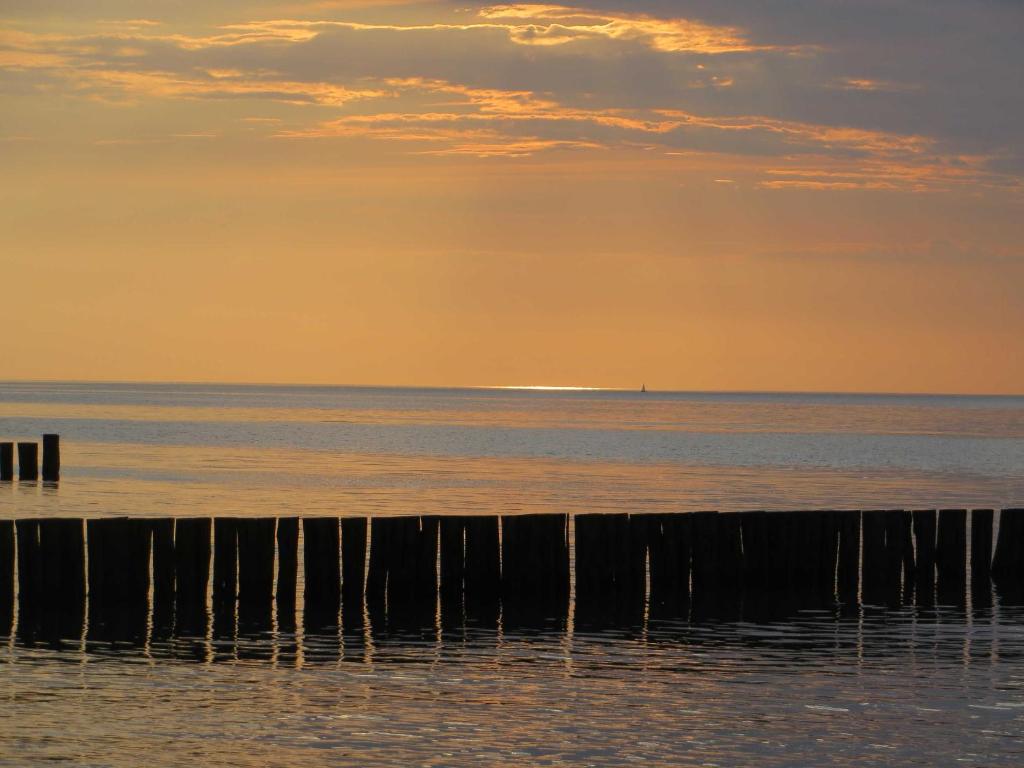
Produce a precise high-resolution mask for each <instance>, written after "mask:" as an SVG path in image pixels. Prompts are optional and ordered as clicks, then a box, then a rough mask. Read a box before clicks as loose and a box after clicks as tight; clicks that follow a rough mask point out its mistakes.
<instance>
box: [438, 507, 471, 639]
mask: <svg viewBox="0 0 1024 768" xmlns="http://www.w3.org/2000/svg"><path fill="white" fill-rule="evenodd" d="M438 535H439V537H440V542H441V547H440V558H441V562H440V566H439V568H440V572H441V582H440V584H439V585H438V591H439V593H440V596H441V627H442V629H445V630H449V629H455V628H457V627H461V626H462V624H463V622H464V620H465V614H464V610H463V608H464V593H465V574H466V518H464V517H462V516H460V515H448V516H445V517H442V518H441V522H440V531H439V534H438Z"/></svg>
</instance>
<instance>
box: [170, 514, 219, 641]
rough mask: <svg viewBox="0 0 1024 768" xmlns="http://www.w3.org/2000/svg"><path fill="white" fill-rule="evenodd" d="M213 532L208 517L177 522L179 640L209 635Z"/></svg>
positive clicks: (177, 616)
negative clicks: (207, 598)
mask: <svg viewBox="0 0 1024 768" xmlns="http://www.w3.org/2000/svg"><path fill="white" fill-rule="evenodd" d="M211 528H212V525H211V520H210V518H208V517H192V518H180V519H178V520H176V521H175V534H174V566H175V568H174V572H175V581H176V590H175V593H176V598H177V599H176V602H175V612H176V626H177V634H178V635H179V636H198V637H201V636H203V635H205V634H206V625H207V620H208V616H207V611H206V594H207V588H208V585H209V580H210V530H211Z"/></svg>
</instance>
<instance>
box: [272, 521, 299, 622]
mask: <svg viewBox="0 0 1024 768" xmlns="http://www.w3.org/2000/svg"><path fill="white" fill-rule="evenodd" d="M298 570H299V518H297V517H282V518H280V519H278V521H277V628H278V630H280V631H281V632H294V631H295V596H296V588H297V587H296V585H297V579H298Z"/></svg>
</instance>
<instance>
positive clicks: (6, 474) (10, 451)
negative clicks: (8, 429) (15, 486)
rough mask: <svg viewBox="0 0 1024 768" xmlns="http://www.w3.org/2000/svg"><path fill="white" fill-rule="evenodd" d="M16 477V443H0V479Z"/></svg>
mask: <svg viewBox="0 0 1024 768" xmlns="http://www.w3.org/2000/svg"><path fill="white" fill-rule="evenodd" d="M13 479H14V443H0V480H13Z"/></svg>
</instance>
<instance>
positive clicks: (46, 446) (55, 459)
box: [43, 435, 60, 483]
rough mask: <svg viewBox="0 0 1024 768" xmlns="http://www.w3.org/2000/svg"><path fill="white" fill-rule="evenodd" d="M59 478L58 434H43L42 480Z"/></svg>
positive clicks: (54, 480) (48, 480) (52, 481)
mask: <svg viewBox="0 0 1024 768" xmlns="http://www.w3.org/2000/svg"><path fill="white" fill-rule="evenodd" d="M58 480H60V435H43V482H47V483H55V482H57V481H58Z"/></svg>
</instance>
